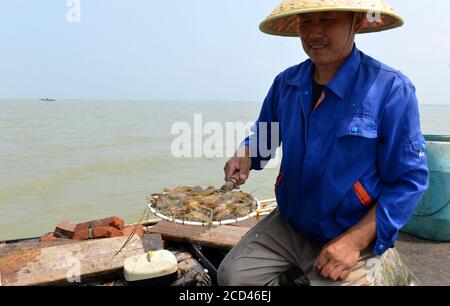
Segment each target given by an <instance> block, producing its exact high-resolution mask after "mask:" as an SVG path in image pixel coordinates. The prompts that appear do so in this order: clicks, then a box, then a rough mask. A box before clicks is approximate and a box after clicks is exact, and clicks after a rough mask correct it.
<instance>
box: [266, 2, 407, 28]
mask: <svg viewBox="0 0 450 306" xmlns="http://www.w3.org/2000/svg"><path fill="white" fill-rule="evenodd" d="M324 11H349V12H364V13H367V17H366V18H365V20H364V23H363V26H362V28H361V30H360V33H368V32H376V31H383V30H388V29H391V28H395V27H399V26H402V25H403V23H404V21H403V19H402V18H401V17H400V16H399V15H397V14H396V13H395V12H394V10H393V9H392V8H391V7H389V6H388V5H387V4H386V3H385V1H383V0H284V1H283V2H282V3H281V4H280V5H278V6H277V7H276V8H275V9H274V10H273V12H272V13H271V14H270V15H269V17H267V18H266V20H265V21H263V22H262V24H261V26H260V28H261V30H262V31H263V32H265V33H268V34H273V35H281V36H298V21H296V19H298V18H297V15H299V14H303V13H314V12H324Z"/></svg>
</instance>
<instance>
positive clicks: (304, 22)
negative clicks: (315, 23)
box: [300, 20, 311, 25]
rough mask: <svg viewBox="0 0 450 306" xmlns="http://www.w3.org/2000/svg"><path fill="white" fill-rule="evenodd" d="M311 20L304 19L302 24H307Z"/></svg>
mask: <svg viewBox="0 0 450 306" xmlns="http://www.w3.org/2000/svg"><path fill="white" fill-rule="evenodd" d="M310 23H311V20H303V21H302V22H301V23H300V24H302V25H306V24H310Z"/></svg>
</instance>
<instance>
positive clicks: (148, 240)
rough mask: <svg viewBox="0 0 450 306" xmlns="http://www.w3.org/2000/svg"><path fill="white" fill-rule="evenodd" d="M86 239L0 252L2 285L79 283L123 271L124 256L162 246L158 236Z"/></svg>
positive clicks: (3, 248) (3, 249)
mask: <svg viewBox="0 0 450 306" xmlns="http://www.w3.org/2000/svg"><path fill="white" fill-rule="evenodd" d="M127 239H128V237H116V238H107V239H96V240H87V241H83V242H79V243H74V244H65V245H57V246H51V247H47V246H45V247H42V248H38V247H36V246H33V248H29V249H27V248H26V247H24V248H25V250H21V249H20V248H18V247H16V248H12V251H11V247H9V248H10V252H6V251H5V246H3V247H2V248H1V249H2V251H1V252H0V273H1V274H0V276H1V285H6V286H27V285H58V284H74V285H75V284H79V283H80V282H81V283H83V282H85V281H92V280H94V279H96V278H99V277H103V276H106V275H110V274H114V273H117V272H120V271H122V269H123V262H124V260H125V258H127V257H129V256H133V255H138V254H142V253H145V252H148V251H149V250H157V249H161V248H162V245H163V244H162V240H161V236H160V235H149V234H146V235H143V236H135V237H133V238H132V239H131V240H130V242H129V244H128V245H127V246H126V247H125V248H124V249H123V250H122V251H121V252H120V253H119V254H118V255H117V256H114V255H115V253H116V252H117V251H118V250H119V249H120V248H121V247H122V246H123V244H124V242H125V241H126V240H127Z"/></svg>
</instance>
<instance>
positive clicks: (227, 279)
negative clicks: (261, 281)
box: [217, 257, 237, 286]
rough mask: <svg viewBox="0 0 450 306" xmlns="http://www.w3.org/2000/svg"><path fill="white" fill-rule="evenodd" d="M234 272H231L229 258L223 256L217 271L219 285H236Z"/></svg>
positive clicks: (231, 266)
mask: <svg viewBox="0 0 450 306" xmlns="http://www.w3.org/2000/svg"><path fill="white" fill-rule="evenodd" d="M235 274H236V273H234V272H233V265H232V264H231V262H230V260H229V259H228V258H227V257H225V259H224V260H223V261H222V263H221V264H220V266H219V270H218V271H217V283H218V285H219V286H237V285H236V284H235V282H236V280H235V279H234V277H233V275H235Z"/></svg>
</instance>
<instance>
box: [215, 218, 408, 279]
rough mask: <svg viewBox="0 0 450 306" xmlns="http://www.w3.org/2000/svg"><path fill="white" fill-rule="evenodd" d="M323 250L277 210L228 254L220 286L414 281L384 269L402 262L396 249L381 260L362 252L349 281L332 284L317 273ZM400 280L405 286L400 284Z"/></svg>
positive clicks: (406, 276) (221, 269)
mask: <svg viewBox="0 0 450 306" xmlns="http://www.w3.org/2000/svg"><path fill="white" fill-rule="evenodd" d="M322 248H323V245H322V244H320V243H318V242H316V241H313V240H311V239H308V238H307V237H306V236H305V235H303V234H301V233H299V232H297V231H295V230H294V229H293V228H292V227H291V226H290V225H289V224H288V223H287V222H286V221H285V220H284V219H283V218H282V217H281V215H280V213H279V212H278V210H275V211H274V212H272V213H271V214H270V215H269V216H267V217H265V218H264V219H262V220H261V221H260V222H259V223H258V224H256V225H255V226H254V227H253V228H252V229H251V230H250V231H249V232H248V233H247V234H246V235H245V236H244V237H243V238H242V239H241V241H240V242H239V243H238V244H237V245H236V246H235V247H234V248H233V249H232V250H231V251H230V252H229V253H228V254H227V256H226V257H225V259H224V260H223V261H222V263H221V265H220V267H219V271H218V283H219V285H220V286H266V285H268V286H279V285H302V284H310V285H313V286H332V285H405V284H408V282H409V281H410V279H409V275H395V269H384V267H383V262H391V263H392V262H393V263H394V264H397V263H398V262H399V261H400V258H399V256H398V253H397V252H396V251H395V250H394V249H391V250H389V251H387V252H386V253H385V254H384V255H383V256H381V257H380V256H374V255H373V253H372V247H371V248H368V249H367V250H365V251H363V252H362V253H361V257H360V259H359V261H358V263H357V264H356V266H355V267H354V269H353V270H352V272H351V273H350V275H349V277H348V278H347V280H346V281H339V282H332V281H331V280H327V279H324V278H323V277H321V276H320V275H318V274H316V273H315V272H314V271H313V265H314V263H315V261H316V259H317V258H318V256H319V254H320V252H321V250H322ZM391 266H392V265H391ZM402 268H403V266H402ZM391 270H393V271H391ZM380 276H381V279H380ZM386 277H387V279H386ZM399 277H400V278H401V279H402V281H403V282H404V283H401V284H400V283H398V279H399ZM294 280H295V281H294Z"/></svg>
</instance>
